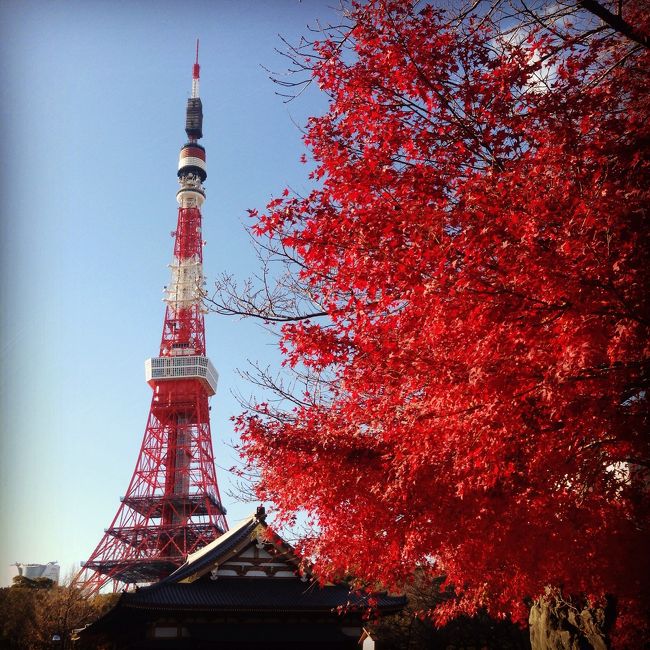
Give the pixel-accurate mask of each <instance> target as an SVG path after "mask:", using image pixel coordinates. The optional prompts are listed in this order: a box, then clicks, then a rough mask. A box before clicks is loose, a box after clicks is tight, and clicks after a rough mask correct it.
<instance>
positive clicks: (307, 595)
mask: <svg viewBox="0 0 650 650" xmlns="http://www.w3.org/2000/svg"><path fill="white" fill-rule="evenodd" d="M375 598H376V599H377V602H376V607H378V608H379V609H381V610H385V609H391V610H398V609H401V608H402V607H403V606H404V604H405V600H404V598H403V597H395V596H388V595H386V594H380V595H376V596H375ZM120 604H121V606H122V607H129V608H137V609H155V610H174V611H177V610H184V611H187V610H194V611H196V610H202V611H206V610H209V611H215V610H218V611H239V612H244V611H248V612H251V611H256V612H261V611H275V612H278V611H296V612H297V611H300V612H316V611H327V612H329V611H332V610H334V609H336V608H337V607H343V608H345V607H346V606H347V607H350V608H353V609H355V610H359V609H366V608H367V607H368V606H369V603H368V596H367V595H362V594H355V593H351V592H350V590H349V589H348V587H346V586H344V585H327V586H323V587H321V586H319V585H318V584H317V583H313V582H301V581H300V579H295V580H272V579H271V580H269V579H267V578H243V579H242V578H219V579H218V580H217V581H214V582H213V581H210V580H205V581H198V582H194V583H190V584H187V583H171V584H169V583H167V584H163V583H158V584H157V585H154V586H152V587H148V588H145V589H140V590H139V591H136V592H133V593H127V594H124V595H123V596H122V598H121V602H120Z"/></svg>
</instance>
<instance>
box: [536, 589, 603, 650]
mask: <svg viewBox="0 0 650 650" xmlns="http://www.w3.org/2000/svg"><path fill="white" fill-rule="evenodd" d="M612 610H613V607H611V606H610V605H609V604H608V606H607V607H605V608H602V607H595V608H589V607H584V608H583V609H582V610H581V609H580V608H579V607H576V606H575V605H574V604H573V603H572V602H571V600H570V599H565V598H562V597H561V596H559V595H558V594H557V592H555V591H554V590H550V589H548V590H547V592H546V595H545V596H543V597H542V598H540V599H539V600H536V601H535V602H534V603H533V606H532V607H531V608H530V616H529V618H528V622H529V629H530V645H531V647H532V650H609V647H610V646H609V640H608V636H607V630H608V629H609V627H610V626H611V618H612V614H613V611H612Z"/></svg>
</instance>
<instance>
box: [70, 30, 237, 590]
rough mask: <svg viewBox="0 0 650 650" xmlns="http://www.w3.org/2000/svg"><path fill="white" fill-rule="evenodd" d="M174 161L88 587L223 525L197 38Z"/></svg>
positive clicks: (145, 576) (148, 577)
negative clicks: (170, 223) (124, 450)
mask: <svg viewBox="0 0 650 650" xmlns="http://www.w3.org/2000/svg"><path fill="white" fill-rule="evenodd" d="M196 47H197V49H196V61H195V63H194V69H193V75H192V95H191V97H190V98H189V99H188V100H187V114H186V124H185V132H186V133H187V137H188V142H187V143H186V144H185V145H183V147H182V148H181V152H180V158H179V165H178V178H179V184H180V189H179V191H178V193H177V195H176V198H177V201H178V204H179V208H178V224H177V227H176V231H175V233H173V234H174V238H175V240H174V256H173V260H172V263H171V265H170V268H171V282H170V284H169V285H168V286H167V287H166V296H165V302H166V303H167V307H166V310H165V320H164V325H163V333H162V340H161V343H160V356H158V357H155V358H152V359H148V360H147V361H146V362H145V370H146V376H147V381H148V383H149V385H150V386H151V387H152V388H153V397H152V400H151V408H150V411H149V418H148V420H147V426H146V429H145V432H144V438H143V441H142V446H141V448H140V453H139V455H138V460H137V463H136V466H135V471H134V472H133V477H132V478H131V481H130V483H129V487H128V488H127V491H126V495H125V496H124V497H123V498H122V499H121V503H120V506H119V508H118V510H117V513H116V515H115V517H114V518H113V521H112V522H111V525H110V526H109V527H108V528H107V529H106V531H105V534H104V536H103V538H102V539H101V541H100V542H99V544H98V545H97V547H96V548H95V550H94V551H93V553H92V555H91V556H90V559H88V560H87V561H86V562H85V563H84V565H83V568H82V570H81V571H80V573H79V574H78V575H77V577H76V578H75V583H76V584H77V585H79V586H80V587H81V588H82V589H84V590H85V591H87V592H89V593H96V592H97V591H99V590H100V589H101V588H102V587H104V586H106V585H109V584H111V583H112V587H113V589H114V590H118V589H120V588H122V587H124V586H126V585H129V584H134V583H142V582H151V581H153V580H157V579H159V578H161V577H163V576H165V575H167V574H169V573H170V572H171V571H172V570H173V569H175V568H176V567H177V566H179V565H180V564H181V563H182V562H183V561H184V559H185V557H186V556H187V555H188V554H189V553H192V552H194V551H196V550H197V549H199V548H201V547H202V546H204V545H205V544H207V543H209V542H211V541H212V540H214V539H215V538H216V537H218V536H219V535H221V534H222V533H224V532H225V531H226V530H227V529H228V524H227V522H226V517H225V515H226V511H225V509H224V507H223V506H222V504H221V498H220V496H219V488H218V486H217V478H216V473H215V467H214V456H213V451H212V437H211V434H210V417H209V406H208V398H209V397H210V396H211V395H213V394H214V393H215V391H216V384H217V373H216V370H215V369H214V367H213V366H212V364H211V363H210V360H209V359H208V358H207V356H206V349H205V324H204V318H203V311H202V308H201V299H202V294H203V284H204V280H203V240H202V235H201V206H202V204H203V201H204V200H205V190H204V188H203V182H204V181H205V179H206V177H207V174H206V165H205V149H204V148H203V147H202V146H201V145H200V144H199V143H198V140H199V139H200V138H201V137H202V136H203V132H202V126H203V108H202V104H201V99H200V97H199V62H198V41H197V46H196Z"/></svg>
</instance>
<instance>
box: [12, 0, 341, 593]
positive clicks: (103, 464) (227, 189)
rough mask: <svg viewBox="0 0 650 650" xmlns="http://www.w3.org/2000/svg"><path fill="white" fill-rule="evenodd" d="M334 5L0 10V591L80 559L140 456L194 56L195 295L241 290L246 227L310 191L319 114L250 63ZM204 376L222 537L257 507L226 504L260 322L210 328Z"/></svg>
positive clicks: (273, 61) (223, 321)
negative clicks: (239, 396) (309, 141)
mask: <svg viewBox="0 0 650 650" xmlns="http://www.w3.org/2000/svg"><path fill="white" fill-rule="evenodd" d="M331 4H332V3H331V2H330V0H302V1H301V0H266V2H263V1H260V0H211V1H205V2H200V1H191V0H190V1H187V0H186V1H184V2H172V1H169V2H160V1H154V0H149V1H144V0H142V1H135V2H132V1H126V0H124V1H121V0H120V1H118V0H113V1H110V2H109V1H108V0H106V1H100V0H90V1H88V0H84V1H77V0H75V1H65V2H63V1H61V2H49V1H42V2H36V1H30V0H23V1H19V0H4V2H2V3H1V4H0V75H1V76H0V82H1V86H0V87H1V89H2V100H1V102H0V111H1V118H0V123H1V125H2V126H1V127H0V128H1V132H0V136H1V140H0V141H1V142H2V146H1V151H2V154H3V165H2V168H3V174H2V181H1V184H2V213H1V214H2V225H1V231H0V234H1V237H0V246H1V250H0V264H1V274H0V290H1V295H0V298H1V301H2V302H1V305H2V311H1V320H0V326H1V332H0V334H1V338H0V343H1V348H0V349H1V361H0V364H1V370H2V375H1V391H0V402H1V403H0V408H1V412H0V425H1V436H2V437H1V448H0V481H1V484H0V495H1V496H0V524H1V526H2V534H1V535H0V584H4V583H5V582H6V576H7V574H8V565H9V563H11V562H15V561H21V562H47V561H49V560H58V561H59V562H60V563H61V564H62V568H63V570H64V571H68V570H70V569H71V568H72V566H73V564H74V563H77V566H78V562H79V561H80V560H83V559H85V558H87V557H88V556H89V555H90V553H91V552H92V550H93V549H94V547H95V545H96V543H97V542H98V541H99V539H100V537H101V535H102V534H103V530H104V528H105V527H106V526H108V525H109V523H110V521H111V519H112V517H113V515H114V513H115V511H116V509H117V507H118V503H119V497H120V496H121V495H123V494H124V491H125V489H126V487H127V483H128V480H129V478H130V476H131V473H132V471H133V467H134V464H135V461H136V457H137V454H138V450H139V447H140V443H141V440H142V435H143V431H144V426H145V422H146V417H147V413H148V407H149V401H150V396H151V395H150V388H149V387H148V386H147V385H146V383H145V381H144V370H143V361H144V359H145V358H146V357H148V356H155V355H156V354H157V352H158V344H159V340H160V334H161V327H162V320H163V313H164V309H163V307H164V305H163V303H162V301H161V298H162V287H163V286H164V285H165V284H167V281H168V269H167V264H168V263H169V261H170V258H171V253H172V243H173V242H172V239H171V238H170V234H169V233H170V231H171V230H173V229H174V227H175V222H176V208H177V205H176V201H175V194H176V189H177V183H176V164H177V157H178V150H179V148H180V146H181V145H182V144H183V142H184V139H185V134H184V131H183V129H184V111H185V100H186V98H187V97H188V95H189V90H190V82H191V68H192V63H193V53H194V42H195V38H196V37H197V36H198V37H200V39H201V57H200V58H201V96H202V98H203V106H204V116H205V117H204V139H203V140H202V143H203V144H204V146H205V147H206V149H207V156H208V180H207V182H206V189H207V193H208V199H207V201H206V204H205V206H204V210H203V218H204V237H205V239H206V240H207V246H206V248H205V251H204V257H205V267H206V275H207V277H208V281H210V278H214V277H215V276H216V275H217V274H218V273H220V272H221V271H228V272H231V273H234V274H235V275H237V276H238V277H242V278H243V277H246V276H248V275H250V274H252V273H254V271H255V258H254V255H253V252H252V250H251V248H250V244H249V242H248V239H247V236H246V234H245V233H244V228H243V224H244V223H245V222H246V220H247V216H246V209H247V208H258V209H261V208H263V207H264V205H265V204H266V203H267V201H268V200H269V199H270V198H271V197H272V196H273V195H277V194H279V193H280V192H281V191H282V189H283V188H284V187H285V186H287V185H291V186H292V187H294V188H295V189H297V190H299V191H300V190H302V191H304V190H306V189H307V187H308V185H307V183H308V181H307V169H306V168H305V166H304V165H301V164H300V163H299V157H300V154H301V153H303V151H304V146H303V144H302V142H301V138H300V133H299V131H298V129H297V128H296V126H295V125H294V124H293V123H292V120H294V121H296V122H297V123H298V124H304V122H305V118H306V116H308V115H310V114H316V113H322V112H323V111H324V110H325V100H324V98H323V97H322V96H320V95H319V94H318V92H317V91H316V90H315V89H313V90H312V91H311V92H310V93H306V94H305V95H304V96H303V97H302V98H301V99H299V100H298V101H297V102H293V103H291V104H289V105H288V106H287V105H285V104H283V102H282V100H281V99H280V98H278V97H277V96H276V95H275V94H274V93H275V90H276V87H275V86H274V85H273V84H272V83H271V81H269V80H268V78H267V73H266V72H265V71H264V70H263V69H262V68H261V67H260V64H262V65H264V66H265V67H270V68H274V69H279V70H282V69H284V68H285V67H286V61H285V60H284V59H282V58H281V57H279V56H278V55H276V54H275V53H274V48H276V47H281V43H280V40H279V38H278V34H282V35H283V36H285V37H286V38H287V39H288V40H290V41H292V42H295V41H296V40H297V39H298V37H299V36H300V35H301V34H303V33H305V32H306V25H307V24H314V22H315V19H316V18H324V19H325V20H327V18H328V17H331V16H332V10H331V9H330V8H329V5H331ZM206 322H207V343H208V353H209V355H210V357H211V359H212V360H213V362H214V364H215V365H216V366H217V368H218V370H219V372H220V376H221V378H220V386H219V391H218V393H217V395H216V397H214V398H212V435H213V441H214V446H215V455H216V459H217V465H218V477H219V483H220V487H221V491H222V496H223V497H224V501H225V504H226V506H227V508H228V511H229V519H230V522H231V523H232V522H234V521H236V520H237V519H240V518H242V517H244V516H247V515H248V514H249V513H250V511H252V509H253V508H254V506H253V505H251V504H241V503H237V502H235V501H234V500H233V499H232V498H230V497H228V496H226V494H225V493H226V492H227V491H228V489H229V488H230V487H231V486H232V477H231V476H230V475H229V474H228V472H227V471H226V470H227V468H229V467H230V466H232V465H233V464H234V463H235V461H236V455H235V453H234V452H233V450H232V449H231V448H230V447H229V446H228V445H229V443H231V442H232V441H233V439H234V434H233V431H232V425H231V422H230V417H231V416H232V415H233V414H236V413H238V412H239V410H240V409H239V406H238V404H237V402H236V400H235V399H234V397H233V396H232V394H231V391H233V390H234V391H240V392H242V393H244V394H249V393H250V392H251V391H252V390H253V389H252V387H250V386H247V385H246V384H245V382H244V381H243V380H241V379H240V378H239V377H238V376H237V375H236V374H235V369H236V368H237V367H244V366H245V365H246V361H247V359H250V360H261V361H262V362H263V363H264V362H268V363H275V362H276V361H277V352H276V351H275V349H274V347H273V339H272V338H270V337H269V336H268V335H267V334H266V333H265V332H264V331H263V330H262V329H261V328H259V326H256V325H254V324H253V323H248V322H242V321H239V320H236V319H228V318H225V317H220V316H214V315H212V316H209V317H208V318H207V321H206Z"/></svg>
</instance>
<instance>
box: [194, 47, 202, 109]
mask: <svg viewBox="0 0 650 650" xmlns="http://www.w3.org/2000/svg"><path fill="white" fill-rule="evenodd" d="M200 72H201V66H200V65H199V39H198V38H197V39H196V59H195V60H194V67H193V69H192V98H196V97H198V96H199V73H200Z"/></svg>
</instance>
